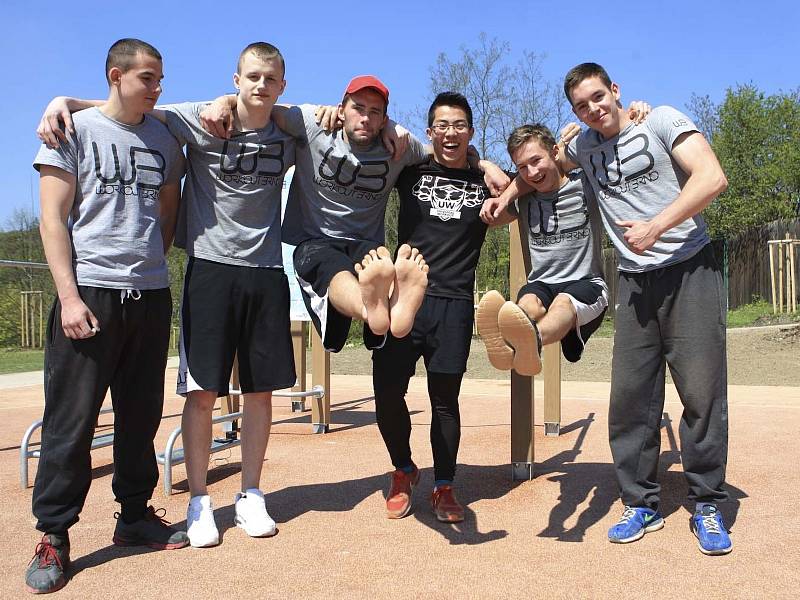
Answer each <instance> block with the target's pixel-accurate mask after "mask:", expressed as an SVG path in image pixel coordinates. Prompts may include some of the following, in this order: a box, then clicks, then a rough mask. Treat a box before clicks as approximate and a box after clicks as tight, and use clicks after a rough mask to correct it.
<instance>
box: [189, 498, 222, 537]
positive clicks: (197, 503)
mask: <svg viewBox="0 0 800 600" xmlns="http://www.w3.org/2000/svg"><path fill="white" fill-rule="evenodd" d="M186 534H187V535H188V536H189V543H190V544H191V545H192V546H194V547H195V548H208V547H209V546H216V545H217V544H219V531H217V524H216V523H215V522H214V507H213V506H211V497H210V496H192V498H191V499H190V500H189V506H188V508H187V509H186Z"/></svg>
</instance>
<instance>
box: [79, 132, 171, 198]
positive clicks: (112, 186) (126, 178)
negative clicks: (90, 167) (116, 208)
mask: <svg viewBox="0 0 800 600" xmlns="http://www.w3.org/2000/svg"><path fill="white" fill-rule="evenodd" d="M92 153H93V155H94V173H95V176H96V177H97V181H98V184H97V189H96V190H95V191H96V192H97V194H122V195H123V196H139V197H141V198H150V199H156V198H158V191H159V190H160V189H161V186H162V185H163V184H164V171H165V169H166V164H167V161H166V160H165V159H164V155H163V154H161V152H159V151H158V150H152V149H150V148H140V147H138V146H131V147H130V149H129V152H128V157H127V159H128V160H127V163H126V164H123V162H122V161H120V157H119V151H118V150H117V145H116V144H111V157H112V158H113V160H114V168H113V171H112V170H111V169H110V168H109V167H110V164H103V163H104V161H103V160H102V157H103V156H106V157H107V156H108V154H107V153H104V152H102V151H101V149H100V148H99V147H98V146H97V142H92ZM105 162H106V163H108V162H109V161H108V160H106V161H105Z"/></svg>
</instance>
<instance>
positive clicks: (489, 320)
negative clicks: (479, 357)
mask: <svg viewBox="0 0 800 600" xmlns="http://www.w3.org/2000/svg"><path fill="white" fill-rule="evenodd" d="M505 301H506V300H505V298H503V295H502V294H501V293H500V292H498V291H495V290H491V291H489V292H486V293H485V294H484V295H483V298H481V301H480V303H479V304H478V314H477V315H476V317H475V323H476V325H477V326H478V335H480V336H481V340H483V343H484V345H485V346H486V354H488V355H489V362H490V363H492V366H493V367H494V368H495V369H500V370H501V371H508V370H510V369H511V367H512V365H513V363H514V351H513V350H512V349H511V348H509V347H508V344H506V342H505V340H504V339H503V336H502V334H501V333H500V327H499V326H498V323H497V315H498V313H499V311H500V307H502V306H503V303H504V302H505Z"/></svg>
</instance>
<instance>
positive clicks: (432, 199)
mask: <svg viewBox="0 0 800 600" xmlns="http://www.w3.org/2000/svg"><path fill="white" fill-rule="evenodd" d="M411 193H412V194H414V195H415V196H416V197H417V198H418V199H419V200H420V202H429V203H430V205H431V213H430V214H431V216H432V217H439V218H440V219H441V220H442V221H449V220H450V219H460V218H461V209H462V208H464V207H466V208H474V207H476V206H480V205H481V204H483V201H484V199H485V198H486V195H485V193H484V191H483V187H482V186H480V185H475V184H474V183H469V182H467V181H462V180H459V179H448V178H447V177H440V176H438V175H422V176H421V177H420V178H419V181H418V182H417V183H416V185H415V186H414V188H413V189H412V190H411Z"/></svg>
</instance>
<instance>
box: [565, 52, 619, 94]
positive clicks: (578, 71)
mask: <svg viewBox="0 0 800 600" xmlns="http://www.w3.org/2000/svg"><path fill="white" fill-rule="evenodd" d="M589 77H598V78H599V79H600V81H602V82H603V83H604V84H605V85H606V87H607V88H608V89H611V77H609V76H608V73H607V72H606V70H605V69H604V68H603V67H601V66H600V65H598V64H597V63H593V62H586V63H581V64H579V65H578V66H576V67H572V68H571V69H570V70H569V73H567V75H566V77H564V94H566V96H567V100H569V103H570V105H572V97H571V96H570V92H572V90H573V89H574V88H575V87H576V86H577V85H578V84H580V83H581V82H582V81H583V80H584V79H589Z"/></svg>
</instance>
